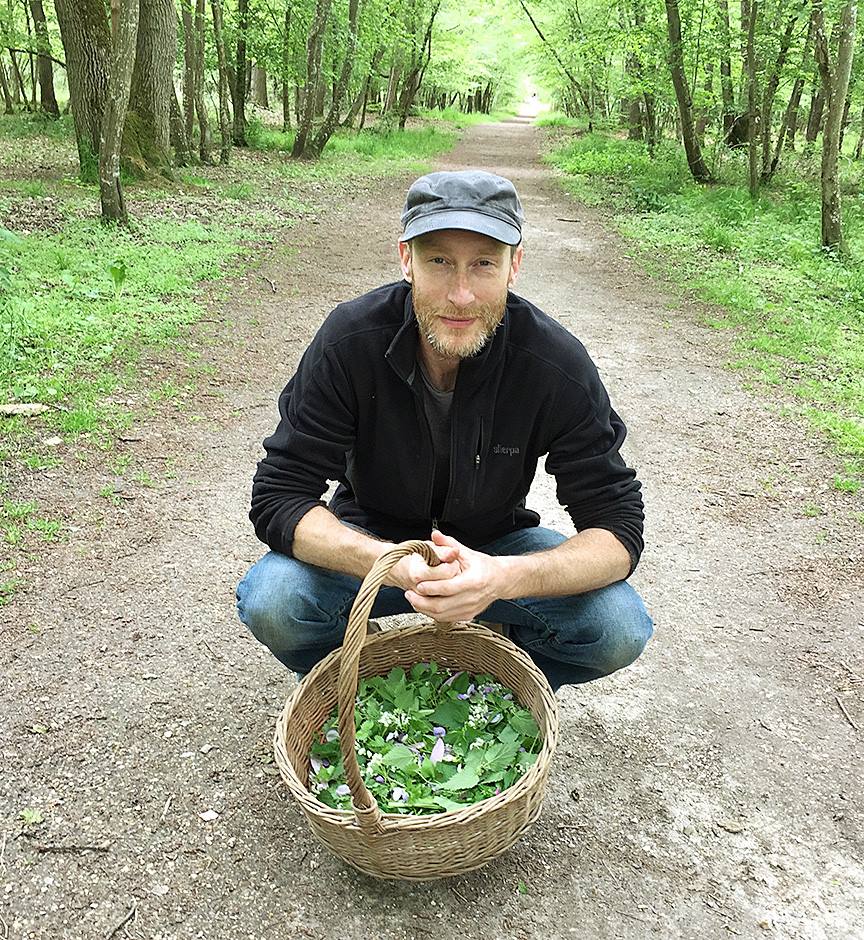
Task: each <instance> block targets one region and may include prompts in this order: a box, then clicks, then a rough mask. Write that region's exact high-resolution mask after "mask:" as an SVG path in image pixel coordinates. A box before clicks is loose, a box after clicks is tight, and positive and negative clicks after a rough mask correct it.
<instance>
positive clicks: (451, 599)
mask: <svg viewBox="0 0 864 940" xmlns="http://www.w3.org/2000/svg"><path fill="white" fill-rule="evenodd" d="M432 543H433V544H434V545H435V546H436V550H437V551H438V552H439V553H440V552H441V551H442V550H443V549H449V550H450V551H452V552H453V553H454V554H453V556H452V557H453V562H452V564H455V565H456V566H457V568H458V571H457V572H456V573H454V574H452V575H449V576H448V577H446V578H428V579H423V580H421V581H420V582H419V583H418V584H417V585H416V587H413V588H411V589H409V590H407V591H406V592H405V598H406V600H407V601H408V603H409V604H410V605H411V606H412V607H413V608H414V609H415V610H416V611H417V612H418V613H421V614H426V616H428V617H432V618H433V619H435V620H439V621H441V622H442V623H450V622H453V621H456V620H471V619H472V618H474V617H476V616H477V614H479V613H480V612H481V611H483V610H485V609H486V608H487V607H488V606H489V605H490V604H491V603H493V602H494V601H496V600H498V598H499V597H500V596H501V594H500V588H499V583H500V579H501V573H502V571H501V567H500V566H499V564H498V562H497V560H496V559H495V558H494V557H493V556H491V555H484V554H483V553H482V552H475V551H473V550H472V549H470V548H467V547H466V546H465V545H462V544H461V543H460V542H457V541H456V539H454V538H452V537H451V536H449V535H444V534H443V533H441V532H439V531H438V530H437V529H436V530H434V531H433V532H432ZM414 557H416V556H414ZM448 559H449V556H448ZM439 567H444V566H443V565H442V566H439ZM447 567H448V568H450V567H451V565H449V564H448V565H447ZM394 570H395V569H394ZM429 570H430V571H432V572H433V573H434V572H436V571H438V569H437V568H432V569H429Z"/></svg>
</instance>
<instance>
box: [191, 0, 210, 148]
mask: <svg viewBox="0 0 864 940" xmlns="http://www.w3.org/2000/svg"><path fill="white" fill-rule="evenodd" d="M204 2H205V0H195V86H194V87H195V113H196V114H197V115H198V131H199V136H198V155H199V157H200V158H201V162H202V163H212V162H213V157H212V155H211V148H212V146H213V144H212V141H211V139H210V119H209V118H208V117H207V105H206V104H205V102H204V36H205V33H204V12H205V7H204Z"/></svg>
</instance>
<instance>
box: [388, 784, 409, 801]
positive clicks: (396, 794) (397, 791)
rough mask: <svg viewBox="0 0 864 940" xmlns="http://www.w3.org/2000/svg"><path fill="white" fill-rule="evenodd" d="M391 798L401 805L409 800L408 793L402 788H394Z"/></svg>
mask: <svg viewBox="0 0 864 940" xmlns="http://www.w3.org/2000/svg"><path fill="white" fill-rule="evenodd" d="M391 796H392V797H393V799H394V800H397V801H398V802H400V803H405V802H406V801H407V800H408V791H407V790H403V789H402V787H393V793H392V794H391Z"/></svg>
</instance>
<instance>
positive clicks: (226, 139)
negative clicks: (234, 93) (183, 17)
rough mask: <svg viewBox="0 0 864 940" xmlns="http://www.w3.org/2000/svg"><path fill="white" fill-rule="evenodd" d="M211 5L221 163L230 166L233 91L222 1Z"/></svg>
mask: <svg viewBox="0 0 864 940" xmlns="http://www.w3.org/2000/svg"><path fill="white" fill-rule="evenodd" d="M210 3H211V6H212V7H213V41H214V42H215V43H216V58H217V60H218V63H219V131H220V134H221V137H222V148H221V150H220V153H219V163H220V164H221V165H222V166H228V161H229V160H230V159H231V122H230V120H229V118H228V98H229V97H230V95H231V90H230V89H229V87H228V57H227V56H226V55H225V40H224V38H223V36H222V0H210ZM239 84H241V85H242V84H243V83H242V82H240V83H239Z"/></svg>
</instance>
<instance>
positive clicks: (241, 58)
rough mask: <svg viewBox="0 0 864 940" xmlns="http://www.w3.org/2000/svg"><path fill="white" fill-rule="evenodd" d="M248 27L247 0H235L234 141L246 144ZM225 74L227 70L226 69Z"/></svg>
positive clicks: (242, 145) (240, 144)
mask: <svg viewBox="0 0 864 940" xmlns="http://www.w3.org/2000/svg"><path fill="white" fill-rule="evenodd" d="M248 28H249V0H237V57H236V60H235V63H234V73H235V75H236V86H237V87H236V89H235V92H236V94H235V97H234V131H233V135H234V143H235V144H236V145H237V146H238V147H245V146H246V30H247V29H248ZM226 76H227V70H226Z"/></svg>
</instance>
